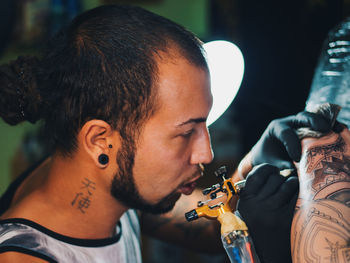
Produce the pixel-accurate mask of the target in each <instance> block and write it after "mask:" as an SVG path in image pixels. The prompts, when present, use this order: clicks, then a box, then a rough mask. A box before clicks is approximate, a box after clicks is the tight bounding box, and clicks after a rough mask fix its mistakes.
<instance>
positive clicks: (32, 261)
mask: <svg viewBox="0 0 350 263" xmlns="http://www.w3.org/2000/svg"><path fill="white" fill-rule="evenodd" d="M0 262H1V263H14V262H18V263H23V262H26V263H44V262H48V261H46V260H44V259H41V258H37V257H33V256H31V255H27V254H24V253H18V252H4V253H0Z"/></svg>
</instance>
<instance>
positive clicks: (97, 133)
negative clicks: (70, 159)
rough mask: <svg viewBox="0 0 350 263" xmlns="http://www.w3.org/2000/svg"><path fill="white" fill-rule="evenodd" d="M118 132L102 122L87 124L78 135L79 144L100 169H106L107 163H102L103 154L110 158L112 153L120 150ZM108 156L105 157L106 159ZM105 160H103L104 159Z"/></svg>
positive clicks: (94, 121) (92, 121)
mask: <svg viewBox="0 0 350 263" xmlns="http://www.w3.org/2000/svg"><path fill="white" fill-rule="evenodd" d="M118 134H119V133H118V132H116V131H113V130H112V127H111V126H110V125H109V124H108V123H107V122H105V121H102V120H90V121H88V122H86V123H85V124H84V126H83V128H82V129H81V130H80V132H79V134H78V143H79V144H80V147H81V148H82V150H83V151H84V152H85V153H87V155H88V156H89V157H90V158H91V159H92V161H93V162H94V163H95V164H96V166H98V167H99V168H106V167H107V166H108V157H107V162H106V163H105V162H101V154H103V155H106V156H110V155H111V153H112V151H113V150H114V151H115V150H116V149H118V148H119V136H118ZM106 156H103V157H104V159H106ZM102 159H103V158H102Z"/></svg>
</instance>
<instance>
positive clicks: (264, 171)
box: [242, 164, 278, 195]
mask: <svg viewBox="0 0 350 263" xmlns="http://www.w3.org/2000/svg"><path fill="white" fill-rule="evenodd" d="M276 172H278V168H277V167H275V166H272V165H270V164H261V165H257V166H255V167H254V168H253V170H252V171H251V172H250V173H249V174H248V176H247V179H246V183H245V187H244V189H243V192H242V194H244V195H256V194H258V193H259V191H260V190H261V189H262V187H263V186H264V184H265V182H266V180H267V179H268V177H269V176H270V174H271V173H276Z"/></svg>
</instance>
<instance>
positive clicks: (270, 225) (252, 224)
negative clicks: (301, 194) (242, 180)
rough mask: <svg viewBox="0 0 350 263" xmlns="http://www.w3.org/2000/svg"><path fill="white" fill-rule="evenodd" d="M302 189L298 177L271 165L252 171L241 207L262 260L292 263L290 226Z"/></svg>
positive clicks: (242, 195)
mask: <svg viewBox="0 0 350 263" xmlns="http://www.w3.org/2000/svg"><path fill="white" fill-rule="evenodd" d="M298 188H299V183H298V178H297V177H295V176H291V177H288V178H286V177H283V176H281V175H280V174H279V169H278V168H277V167H274V166H272V165H269V164H262V165H259V166H256V167H254V169H253V170H252V171H251V172H250V173H249V175H248V177H247V181H246V185H245V188H244V189H243V190H242V191H241V194H240V199H239V201H238V205H237V210H238V211H239V213H240V214H241V216H242V218H243V220H244V221H245V222H246V224H247V226H248V231H249V232H250V234H251V237H252V239H253V242H254V245H255V249H256V252H257V253H258V256H259V258H260V260H261V262H269V263H275V262H276V263H277V262H278V263H281V262H283V263H288V262H292V259H291V250H290V229H291V224H292V219H293V212H294V207H295V203H296V200H297V197H298Z"/></svg>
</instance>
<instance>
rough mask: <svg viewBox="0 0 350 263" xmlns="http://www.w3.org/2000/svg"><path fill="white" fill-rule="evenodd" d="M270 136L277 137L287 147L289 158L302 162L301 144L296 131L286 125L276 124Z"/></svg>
mask: <svg viewBox="0 0 350 263" xmlns="http://www.w3.org/2000/svg"><path fill="white" fill-rule="evenodd" d="M270 136H272V137H275V138H276V139H277V140H279V141H280V142H281V143H282V144H283V145H284V147H285V149H286V151H287V153H288V155H289V157H290V158H291V159H292V160H294V161H296V162H299V161H300V156H301V143H300V139H299V138H298V135H297V134H296V132H295V130H293V129H292V128H291V127H290V126H288V125H287V124H285V123H281V122H279V123H276V124H275V125H274V126H273V129H271V133H270Z"/></svg>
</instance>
